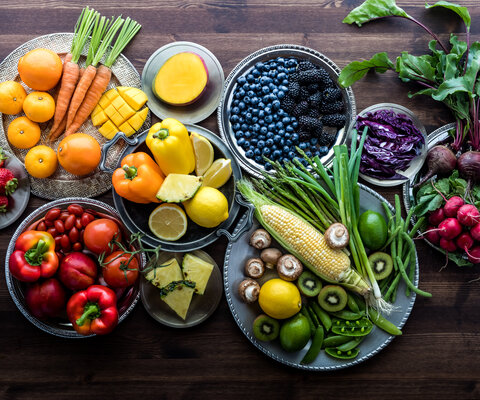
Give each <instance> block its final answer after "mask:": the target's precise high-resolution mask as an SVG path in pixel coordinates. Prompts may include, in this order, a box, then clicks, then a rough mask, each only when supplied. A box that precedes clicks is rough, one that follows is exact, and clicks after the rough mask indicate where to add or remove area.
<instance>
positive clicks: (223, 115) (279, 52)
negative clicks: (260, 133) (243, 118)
mask: <svg viewBox="0 0 480 400" xmlns="http://www.w3.org/2000/svg"><path fill="white" fill-rule="evenodd" d="M277 57H296V58H299V59H304V60H309V61H311V62H313V63H314V64H316V65H319V66H321V67H323V68H325V69H326V70H327V72H328V73H329V74H330V76H331V77H332V79H333V80H335V81H336V80H337V77H338V75H339V74H340V69H339V68H338V67H337V65H336V64H335V63H334V62H333V61H332V60H330V59H329V58H328V57H326V56H324V55H323V54H321V53H319V52H318V51H316V50H313V49H310V48H308V47H303V46H297V45H293V44H279V45H276V46H270V47H265V48H263V49H260V50H258V51H256V52H255V53H252V54H250V55H249V56H247V57H246V58H244V59H243V60H242V61H240V62H239V63H238V64H237V66H236V67H235V68H234V69H233V70H232V72H230V74H229V75H228V77H227V79H226V81H225V90H224V93H223V97H222V101H221V103H220V105H219V106H218V113H217V122H218V128H219V131H220V135H221V136H222V138H223V139H224V140H225V141H226V143H227V145H228V147H230V149H231V150H232V152H233V154H234V155H235V158H236V159H237V160H238V162H239V163H240V166H241V167H242V168H243V169H244V170H245V171H246V172H248V173H249V174H251V175H253V176H256V177H261V176H262V171H265V169H264V167H263V165H261V164H258V163H256V162H255V161H254V160H252V159H250V158H247V157H246V156H245V151H244V150H243V149H242V148H241V147H240V146H238V145H237V140H236V138H235V135H234V133H233V129H232V126H231V124H230V120H229V113H230V104H231V103H232V101H233V94H234V92H235V88H236V86H237V79H238V78H239V77H240V76H242V75H245V74H246V73H247V72H248V71H249V70H250V69H252V68H253V67H254V65H255V64H256V63H257V62H260V61H262V62H265V61H268V60H271V59H274V58H277ZM342 96H343V101H344V103H345V108H346V114H347V123H346V126H345V127H344V128H341V129H340V130H339V131H338V135H337V140H336V141H335V143H334V144H336V145H337V144H342V143H345V141H346V137H347V132H348V130H349V129H348V127H349V126H350V125H351V123H352V122H353V121H354V120H355V116H356V110H357V108H356V104H355V97H354V95H353V90H352V88H351V87H348V88H347V89H342ZM321 161H322V163H323V165H325V166H330V164H331V163H332V161H333V146H332V148H331V149H330V151H329V152H328V153H327V154H326V155H324V156H323V157H321Z"/></svg>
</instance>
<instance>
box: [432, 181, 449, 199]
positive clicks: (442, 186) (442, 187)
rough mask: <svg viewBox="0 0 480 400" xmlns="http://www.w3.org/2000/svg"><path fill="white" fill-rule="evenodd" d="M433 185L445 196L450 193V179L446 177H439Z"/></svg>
mask: <svg viewBox="0 0 480 400" xmlns="http://www.w3.org/2000/svg"><path fill="white" fill-rule="evenodd" d="M435 187H436V188H437V190H439V191H440V192H441V193H442V194H444V195H445V196H447V195H448V194H449V193H450V181H449V180H448V178H442V179H439V180H438V181H437V182H435Z"/></svg>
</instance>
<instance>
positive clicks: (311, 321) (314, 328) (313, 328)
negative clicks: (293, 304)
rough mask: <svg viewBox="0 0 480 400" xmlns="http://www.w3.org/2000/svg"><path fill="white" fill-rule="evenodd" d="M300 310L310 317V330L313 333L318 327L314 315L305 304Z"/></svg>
mask: <svg viewBox="0 0 480 400" xmlns="http://www.w3.org/2000/svg"><path fill="white" fill-rule="evenodd" d="M300 312H301V313H302V314H303V315H304V316H305V317H306V318H307V319H308V325H310V332H311V333H312V335H313V333H314V332H315V330H316V329H317V327H316V326H315V324H314V323H313V320H312V317H311V316H310V313H309V312H308V310H307V308H306V307H305V305H302V308H301V309H300Z"/></svg>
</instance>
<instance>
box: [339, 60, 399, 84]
mask: <svg viewBox="0 0 480 400" xmlns="http://www.w3.org/2000/svg"><path fill="white" fill-rule="evenodd" d="M372 69H373V70H375V72H380V73H382V74H383V73H384V72H385V71H387V70H388V69H394V65H393V63H392V62H391V61H390V59H389V58H388V55H387V53H385V52H383V53H377V54H374V55H373V57H372V58H371V59H370V60H364V61H353V62H351V63H350V64H348V65H346V66H345V68H343V69H342V71H341V72H340V75H339V77H338V83H339V84H340V86H342V87H348V86H351V85H352V84H353V83H355V82H356V81H358V80H359V79H361V78H363V77H364V76H365V74H366V73H367V72H368V71H370V70H372Z"/></svg>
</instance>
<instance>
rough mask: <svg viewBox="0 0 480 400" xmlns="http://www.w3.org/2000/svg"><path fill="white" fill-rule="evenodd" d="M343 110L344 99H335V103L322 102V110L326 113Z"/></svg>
mask: <svg viewBox="0 0 480 400" xmlns="http://www.w3.org/2000/svg"><path fill="white" fill-rule="evenodd" d="M342 110H343V101H335V102H333V103H322V104H321V105H320V112H321V113H324V114H335V113H338V112H340V111H342Z"/></svg>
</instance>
